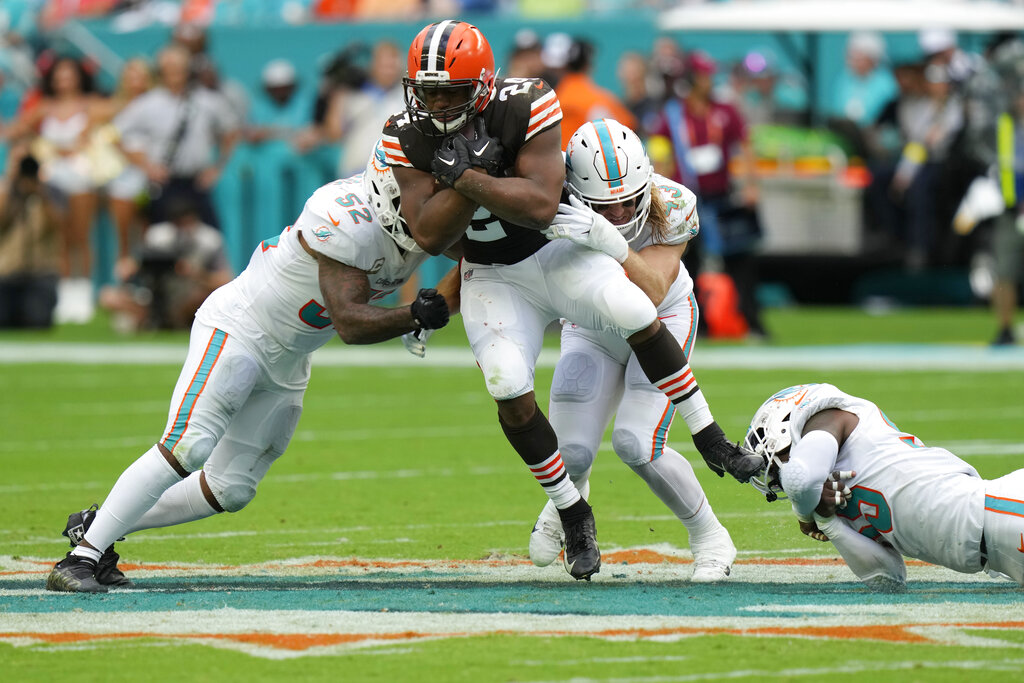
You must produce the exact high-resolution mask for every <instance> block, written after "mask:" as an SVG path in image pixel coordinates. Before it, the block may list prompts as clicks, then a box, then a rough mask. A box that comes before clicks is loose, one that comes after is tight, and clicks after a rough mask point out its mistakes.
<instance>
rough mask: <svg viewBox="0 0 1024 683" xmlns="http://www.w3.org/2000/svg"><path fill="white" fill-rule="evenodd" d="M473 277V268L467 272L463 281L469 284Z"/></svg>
mask: <svg viewBox="0 0 1024 683" xmlns="http://www.w3.org/2000/svg"><path fill="white" fill-rule="evenodd" d="M471 277H473V269H472V268H470V269H469V270H467V271H466V272H465V274H463V276H462V279H463V281H465V282H468V281H469V278H471Z"/></svg>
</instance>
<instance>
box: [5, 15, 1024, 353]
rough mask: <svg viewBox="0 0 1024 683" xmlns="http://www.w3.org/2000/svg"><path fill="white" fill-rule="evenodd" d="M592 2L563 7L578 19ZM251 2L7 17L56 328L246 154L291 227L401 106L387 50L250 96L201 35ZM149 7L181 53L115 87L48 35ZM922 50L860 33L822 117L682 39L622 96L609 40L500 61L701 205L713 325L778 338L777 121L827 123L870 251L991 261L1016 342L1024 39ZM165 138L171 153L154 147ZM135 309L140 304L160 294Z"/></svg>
mask: <svg viewBox="0 0 1024 683" xmlns="http://www.w3.org/2000/svg"><path fill="white" fill-rule="evenodd" d="M259 4H260V6H261V7H262V8H263V9H262V10H261V11H263V12H270V13H276V14H275V18H276V20H278V21H291V22H292V23H295V22H299V21H316V20H349V19H352V18H356V19H363V18H387V17H388V14H387V13H388V12H391V11H394V10H396V8H398V9H400V10H401V11H403V12H405V14H404V16H416V15H418V14H419V15H430V16H434V15H436V14H437V13H440V12H450V13H452V14H456V13H459V12H463V11H474V12H496V11H506V10H508V3H502V2H496V1H494V2H486V1H470V0H460V1H455V0H452V2H449V3H441V2H420V1H419V0H417V1H415V2H410V3H374V2H366V1H363V2H355V1H354V0H353V1H349V2H328V1H326V0H303V1H301V2H300V1H293V2H284V1H282V2H277V3H273V2H272V3H259ZM519 4H520V5H522V7H518V8H517V9H518V10H520V12H521V16H523V17H528V16H530V14H529V11H528V8H527V7H526V6H527V5H529V3H519ZM587 4H588V3H582V2H580V3H571V2H568V3H555V5H556V6H557V7H558V8H560V9H561V10H564V13H565V14H567V15H571V14H572V13H573V12H574V11H576V9H574V8H576V7H577V6H579V7H583V6H584V5H587ZM590 4H593V3H590ZM597 4H600V3H597ZM627 4H628V3H627ZM655 4H657V3H655ZM5 5H7V3H5ZM169 5H173V11H171V8H170V7H168V6H169ZM243 5H245V3H244V2H224V1H222V2H212V1H210V0H207V1H205V2H201V1H194V0H188V1H186V2H182V3H167V2H158V1H153V2H142V1H138V2H117V1H115V0H94V1H92V2H88V1H86V0H77V1H76V2H70V1H68V0H64V1H49V2H42V1H39V0H22V1H21V2H12V3H10V5H9V6H6V7H5V9H4V10H3V16H2V17H0V20H3V21H5V23H6V28H5V30H4V33H3V37H2V39H0V40H2V45H3V49H2V50H0V53H2V55H3V58H2V59H0V145H2V146H3V147H6V149H7V152H8V154H7V155H8V157H9V160H8V163H6V165H5V167H6V168H8V169H9V170H8V174H7V177H6V180H5V186H6V187H9V188H13V186H14V185H15V184H16V181H17V178H18V177H20V176H19V174H21V173H23V170H24V169H23V167H22V166H21V165H20V162H21V160H22V159H25V158H29V157H30V158H32V159H34V160H35V162H37V163H38V167H39V171H38V173H39V179H40V180H41V182H42V186H43V188H44V191H43V192H42V197H43V201H44V205H45V207H46V215H47V216H48V217H49V219H50V220H52V222H53V225H54V226H56V230H57V234H58V237H59V239H58V240H57V243H58V245H59V253H58V256H59V258H57V259H53V260H51V261H48V262H47V263H45V264H39V263H37V262H33V263H29V262H28V261H26V262H25V263H22V264H19V263H13V264H12V265H11V266H9V267H8V268H7V269H6V272H4V273H0V278H4V281H5V282H6V279H7V278H12V277H13V278H20V277H22V276H23V275H24V273H23V272H21V271H22V270H25V269H34V270H39V269H43V270H46V273H45V275H46V277H45V278H44V279H45V281H46V282H48V283H51V284H52V286H53V288H54V291H53V295H54V297H55V298H54V300H55V301H56V304H55V309H54V318H55V320H56V321H57V322H84V321H87V320H89V319H91V318H92V315H93V305H94V302H95V301H96V300H97V294H96V292H94V291H93V283H94V282H106V281H109V280H111V279H115V280H118V281H120V282H122V283H123V282H124V281H125V280H126V279H131V277H137V276H138V274H139V273H142V272H144V271H145V268H144V267H140V264H141V265H144V262H145V261H146V259H145V258H144V257H143V254H142V251H143V249H142V246H143V244H144V240H143V237H142V236H143V231H144V228H145V227H146V226H148V225H150V224H151V223H166V222H167V206H168V203H169V202H170V203H176V202H179V200H182V201H184V202H185V203H187V204H191V205H194V206H193V207H191V208H194V210H195V211H198V213H199V216H200V217H201V219H202V221H203V223H205V224H206V225H208V226H212V227H214V228H216V227H218V226H219V220H218V216H217V206H216V203H215V201H213V200H212V198H211V197H212V195H211V192H212V190H213V188H214V187H215V186H216V184H217V182H218V180H219V179H220V176H221V174H222V173H223V172H224V169H225V167H226V166H227V164H228V163H229V161H230V160H231V158H232V156H233V155H236V154H241V155H245V154H258V155H259V158H260V159H261V164H260V166H267V165H266V164H263V163H262V160H264V159H268V158H269V159H273V160H274V161H273V163H272V164H270V165H269V166H271V167H272V168H273V169H274V170H273V175H270V172H265V171H261V170H259V169H258V168H257V169H256V170H255V171H254V173H255V174H256V177H255V182H256V186H257V188H258V187H259V186H260V185H261V184H267V183H280V182H281V178H282V177H283V178H284V179H285V180H286V181H287V182H285V183H284V184H285V185H288V188H287V189H286V191H285V192H284V193H283V194H282V193H280V192H278V193H260V192H259V191H258V190H257V192H256V193H255V194H256V202H257V206H258V213H261V214H267V215H272V216H274V217H275V218H276V222H275V224H276V223H280V222H281V221H284V222H288V221H290V220H291V219H292V218H293V217H294V214H295V212H296V211H297V209H298V208H299V202H301V201H302V198H303V197H304V196H306V194H307V193H308V191H309V189H310V188H311V187H316V186H318V185H320V184H321V183H323V182H325V181H326V180H329V179H332V178H336V177H345V176H347V175H350V174H352V173H354V172H357V171H358V170H359V169H361V168H362V166H363V165H364V163H365V158H366V156H367V154H368V153H369V150H370V149H372V146H373V143H374V142H375V140H376V138H377V136H378V134H379V124H380V123H381V121H379V120H378V119H382V118H383V116H384V113H385V112H391V111H397V110H399V109H401V107H402V97H403V89H402V85H401V77H402V75H403V74H404V71H405V69H404V53H403V51H402V49H401V48H400V46H398V45H397V44H394V43H392V42H389V41H382V42H379V43H377V44H372V45H367V44H363V43H353V44H348V45H344V46H341V48H340V49H339V50H338V51H337V52H336V53H335V54H333V55H330V56H328V58H327V59H325V61H324V66H323V68H322V71H321V73H320V74H318V77H317V78H315V79H314V78H308V77H305V75H304V74H300V73H298V71H297V69H296V67H295V65H294V64H292V63H291V62H289V61H288V60H287V59H281V58H276V59H273V60H270V61H268V62H267V63H266V64H265V65H264V66H263V68H262V72H261V86H262V87H261V88H260V89H259V90H258V91H255V92H250V91H248V90H247V89H246V88H245V87H244V86H242V85H241V84H240V83H238V82H236V81H234V80H233V79H232V75H231V74H229V73H223V72H222V69H221V68H220V66H219V65H218V64H216V63H215V61H214V60H213V59H212V58H211V57H210V51H209V46H208V44H207V42H208V41H207V33H206V31H205V30H204V29H203V28H202V25H203V22H210V21H221V22H228V21H230V20H231V19H230V17H231V15H230V12H231V11H241V10H240V9H239V7H241V6H243ZM161 7H163V9H164V10H165V11H164V12H163V13H162V14H161V13H160V11H159V10H160V8H161ZM603 7H604V6H603V5H602V8H603ZM133 13H134V14H133ZM141 13H148V14H146V16H147V17H149V18H150V20H152V21H157V20H161V21H174V22H177V23H176V28H175V29H174V31H173V35H172V39H171V44H170V45H167V46H160V48H159V49H158V50H154V51H153V52H152V53H151V54H147V55H145V56H143V57H139V58H135V59H131V60H129V61H127V62H125V63H124V66H123V71H122V73H121V74H120V76H119V78H118V79H117V84H116V87H114V88H113V89H112V90H111V92H100V91H99V90H98V89H97V87H96V85H95V83H96V81H97V80H98V79H97V78H96V77H97V76H98V75H99V74H98V66H97V62H96V61H95V60H94V59H93V58H92V57H90V55H88V54H85V55H82V54H77V55H68V54H57V53H56V52H54V50H53V49H52V48H51V47H50V45H49V43H48V41H47V35H48V34H47V31H48V30H51V29H52V28H53V27H55V26H59V25H60V24H61V23H62V22H65V21H67V20H68V19H69V18H73V17H81V16H86V17H88V16H97V15H108V16H110V17H113V18H114V19H115V20H121V21H123V22H128V23H126V26H129V27H130V26H133V25H135V26H142V25H144V24H143V23H140V20H139V21H136V24H131V23H130V21H129V20H128V19H125V17H129V19H130V18H131V17H132V16H135V17H136V20H138V19H139V17H140V16H141ZM289 13H290V14H289ZM258 14H259V13H257V14H253V15H251V16H250V19H251V20H253V21H256V20H258V19H259V16H258ZM918 42H919V48H920V54H919V56H918V58H915V59H911V60H907V59H904V60H902V61H898V62H893V61H891V60H889V59H888V58H887V55H886V40H885V38H884V37H883V36H881V35H879V34H874V33H853V34H851V35H850V37H849V39H848V42H847V46H846V69H845V70H844V72H843V73H842V74H841V75H840V77H839V78H837V79H835V80H834V82H833V83H832V84H831V93H830V96H829V98H828V101H827V105H826V107H825V111H824V112H812V105H811V98H810V97H809V95H808V92H807V90H808V87H807V83H805V82H804V81H803V79H802V77H801V75H800V74H799V73H797V72H796V71H794V70H792V69H788V68H786V66H785V65H784V63H783V61H782V60H780V59H779V58H778V56H776V55H775V54H773V53H772V51H771V50H770V49H766V48H756V49H752V50H750V51H748V52H746V53H745V54H743V55H741V56H740V57H739V58H737V59H735V60H730V62H729V63H728V64H720V63H719V61H720V60H718V59H716V58H715V57H714V56H712V55H710V54H708V53H706V52H703V51H701V50H695V49H686V47H687V46H686V45H681V44H680V43H679V42H678V41H677V40H676V39H674V38H669V37H662V38H658V39H657V40H655V41H654V42H653V43H652V45H651V50H650V51H649V53H645V54H641V53H639V52H627V53H624V54H622V55H620V56H619V57H618V68H617V74H616V75H617V77H618V82H619V87H618V88H617V90H618V93H613V92H611V91H609V90H607V89H605V88H602V87H600V86H599V85H598V84H597V82H596V80H595V78H594V76H593V73H592V71H593V68H594V63H595V55H596V51H597V50H599V49H600V46H599V45H596V44H595V43H593V42H591V41H589V40H586V39H583V38H580V37H575V36H571V35H568V34H565V33H552V34H550V35H544V36H542V35H538V34H537V33H535V32H534V31H532V30H529V29H523V30H521V31H519V32H518V33H517V34H516V36H515V41H514V44H512V45H510V46H508V47H507V48H506V49H505V50H502V49H501V48H500V47H499V46H496V53H497V56H498V57H499V61H502V59H501V58H502V57H504V60H503V64H502V67H503V68H502V74H503V75H506V76H509V77H531V76H540V77H543V78H544V79H545V80H546V81H547V82H548V83H549V84H551V85H552V86H553V87H555V89H556V92H557V94H558V97H559V100H560V102H561V105H562V109H563V112H564V115H565V122H564V123H563V127H562V133H563V138H566V139H564V140H563V145H564V143H565V142H567V138H568V136H569V135H571V133H572V132H573V131H574V130H576V128H577V127H578V124H580V123H582V122H584V121H587V120H590V119H595V118H600V117H603V116H609V117H613V118H615V119H617V120H619V121H621V122H623V123H625V124H626V125H628V126H630V127H631V128H633V129H634V130H635V131H636V132H637V133H638V134H639V135H640V136H641V138H642V139H643V140H644V142H645V144H646V146H647V151H648V154H649V156H650V157H651V160H652V163H653V164H654V167H655V169H656V171H657V172H658V173H661V174H663V175H665V176H666V177H669V178H672V179H673V180H676V181H679V182H683V183H684V184H685V185H687V186H688V187H690V188H692V189H693V190H694V191H695V192H696V193H697V195H698V199H699V201H700V206H701V218H702V225H703V230H702V231H701V233H702V235H703V237H702V238H701V239H699V240H696V241H695V244H694V245H693V247H692V248H691V249H689V250H688V252H687V255H686V260H687V265H688V267H689V269H690V271H691V272H693V273H695V275H696V276H697V281H698V282H697V289H698V292H699V293H701V298H702V300H703V301H704V302H705V304H704V305H705V311H706V326H707V329H704V330H702V331H705V332H710V333H711V334H713V335H718V336H727V337H729V336H731V337H744V336H748V337H751V338H764V337H766V336H768V331H767V330H766V329H765V327H764V324H763V322H762V320H761V315H760V311H759V306H758V297H757V285H758V282H759V276H758V262H759V243H760V241H761V239H762V237H763V228H762V225H761V220H760V219H759V209H760V208H761V205H762V198H761V188H760V187H759V185H760V183H759V178H760V177H761V176H762V175H763V174H764V173H765V172H766V171H765V169H766V168H768V167H767V166H766V165H765V164H764V163H761V162H763V161H764V159H763V157H764V151H763V149H759V148H760V147H763V145H760V144H759V141H761V140H765V139H768V138H770V137H771V136H772V135H777V134H778V131H780V130H790V131H794V130H795V131H809V130H812V129H811V128H810V125H811V124H812V123H814V124H816V125H815V128H816V129H818V130H821V129H822V128H827V129H828V133H829V135H831V136H832V137H831V139H833V140H834V141H835V142H836V144H837V145H838V147H839V148H841V149H842V150H844V152H845V156H846V158H847V162H848V164H850V165H852V166H857V167H862V168H864V169H866V170H867V171H868V173H866V174H864V176H862V177H863V178H866V179H867V180H865V181H864V183H863V184H864V185H865V187H864V191H863V205H864V210H863V231H864V234H865V238H866V242H865V244H866V245H869V246H871V247H872V248H875V249H877V250H880V251H887V252H889V253H899V254H902V255H903V256H902V263H903V266H904V268H905V269H906V271H907V272H908V273H920V272H922V271H924V270H925V269H927V268H932V267H942V266H958V267H967V266H968V265H971V264H975V265H976V264H978V263H982V264H984V263H989V264H990V265H989V267H988V274H989V276H990V280H991V281H992V283H993V284H992V285H991V286H990V287H989V288H988V289H991V290H993V291H992V298H993V301H994V305H995V308H996V310H997V316H998V320H999V332H998V337H997V339H996V340H995V341H996V342H998V343H1014V341H1015V338H1014V333H1013V313H1014V311H1015V309H1016V299H1017V294H1018V292H1019V288H1020V270H1021V267H1022V266H1021V259H1022V251H1024V246H1022V242H1024V236H1022V232H1021V225H1022V224H1024V221H1022V219H1021V218H1020V203H1019V202H1018V201H1017V197H1018V196H1019V195H1020V194H1021V192H1022V188H1021V184H1022V180H1021V179H1022V177H1024V170H1022V169H1024V143H1022V142H1021V140H1022V139H1024V131H1022V129H1021V126H1022V123H1021V122H1022V120H1024V95H1022V94H1021V93H1022V91H1024V89H1022V87H1021V82H1022V80H1024V75H1022V74H1024V42H1022V41H1021V39H1020V37H1019V36H1017V35H1015V34H1010V33H1007V34H999V35H997V36H995V37H994V38H993V39H992V40H991V42H990V43H989V44H988V46H987V48H986V50H985V52H984V54H969V53H966V52H964V51H963V50H962V49H961V48H960V47H959V41H958V39H957V36H956V35H955V34H954V33H952V32H950V31H943V30H929V31H922V32H921V34H920V36H919V41H918ZM313 80H316V81H317V82H316V84H315V85H316V87H315V91H316V92H315V93H314V92H310V90H312V88H311V87H310V86H311V85H312V83H311V81H313ZM172 103H173V104H176V105H177V106H178V107H179V108H180V109H181V112H182V113H181V114H180V115H179V116H176V117H173V118H170V119H168V123H167V125H165V126H163V128H162V129H161V130H156V128H155V127H153V126H152V117H151V116H149V115H148V114H147V112H153V111H158V110H161V108H162V107H166V106H168V105H169V104H172ZM822 113H823V114H824V116H820V114H822ZM154 139H156V140H159V141H160V142H159V143H158V144H151V141H152V140H154ZM1014 141H1015V142H1014ZM795 144H796V145H797V146H799V142H797V143H795ZM28 167H31V164H29V166H28ZM19 169H21V170H19ZM768 172H770V171H768ZM261 174H262V175H261ZM12 191H13V190H9V191H8V193H10V192H12ZM275 197H277V198H278V199H277V201H278V204H277V205H274V204H272V202H273V201H274V198H275ZM180 208H181V207H179V209H180ZM190 210H191V209H190ZM101 211H106V212H107V213H108V214H109V216H110V217H111V222H112V223H113V224H114V227H115V229H116V234H117V243H118V247H117V254H118V261H117V264H116V266H115V268H114V272H113V273H100V274H97V273H96V272H95V263H96V258H95V256H94V255H93V254H92V253H91V250H92V248H91V246H90V244H91V242H90V238H89V235H90V231H92V230H93V229H94V225H95V222H96V218H97V215H98V213H99V212H101ZM172 223H173V221H172ZM976 227H977V229H975V228H976ZM39 234H42V233H39ZM40 239H41V238H40ZM179 242H180V245H181V249H183V250H184V252H183V253H182V255H181V256H182V258H187V256H188V254H189V253H190V250H194V249H195V248H196V247H195V245H191V242H190V240H188V239H182V240H179ZM190 245H191V246H190ZM986 255H987V256H988V257H989V258H988V260H986V259H985V258H979V256H981V257H984V256H986ZM446 269H447V263H439V264H438V267H436V268H431V267H430V266H429V264H428V266H427V267H426V268H425V270H424V271H423V274H422V277H423V279H424V281H429V280H436V277H439V275H440V273H442V272H443V271H444V270H446ZM130 273H134V274H136V275H134V276H132V275H129V274H130ZM179 275H180V273H179ZM206 275H208V273H205V274H203V277H204V278H205V277H206ZM47 286H49V285H47ZM145 289H146V288H144V287H143V288H139V287H134V290H135V291H136V292H138V291H140V290H145ZM982 289H985V288H984V287H982ZM4 291H7V290H6V289H5V290H4ZM138 296H140V297H141V299H140V301H142V302H143V304H144V303H145V301H146V299H147V297H148V296H149V295H146V294H140V295H138ZM403 296H405V297H406V298H408V292H406V293H405V294H404V295H403ZM134 319H136V320H137V321H138V320H139V319H138V317H137V316H136V317H135V318H134ZM141 320H142V322H135V323H130V324H129V323H127V322H126V321H124V320H122V321H121V322H120V325H121V327H123V328H124V329H127V330H130V329H135V328H137V327H138V326H139V325H140V324H141V325H142V326H154V325H155V326H163V325H170V324H171V323H170V322H169V321H166V320H161V319H159V316H151V317H149V318H143V319H141ZM702 324H704V321H702Z"/></svg>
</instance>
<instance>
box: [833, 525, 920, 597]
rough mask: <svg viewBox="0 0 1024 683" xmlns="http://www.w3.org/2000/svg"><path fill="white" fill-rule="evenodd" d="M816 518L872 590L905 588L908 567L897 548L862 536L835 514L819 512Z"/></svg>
mask: <svg viewBox="0 0 1024 683" xmlns="http://www.w3.org/2000/svg"><path fill="white" fill-rule="evenodd" d="M814 521H815V523H816V524H817V525H818V528H819V529H820V530H821V531H822V532H823V533H824V534H825V535H826V536H828V540H829V541H831V542H832V545H834V546H835V548H836V550H838V551H839V554H840V555H842V557H843V560H845V561H846V564H847V566H849V567H850V570H851V571H852V572H853V573H854V574H856V575H857V578H859V579H860V580H861V581H864V582H865V583H866V584H868V586H869V587H871V588H872V589H873V590H882V591H895V590H902V588H903V587H904V586H905V585H906V583H907V567H906V565H905V564H904V563H903V557H902V556H901V555H900V554H899V553H898V552H897V551H896V550H894V549H893V548H891V547H889V546H887V545H882V544H881V543H877V542H875V541H872V540H871V539H870V538H867V537H866V536H862V535H861V534H859V533H857V532H856V531H854V530H853V529H851V528H850V527H849V526H848V525H846V524H844V523H843V522H842V520H840V519H839V518H838V517H836V516H832V517H822V516H821V515H818V514H816V515H814Z"/></svg>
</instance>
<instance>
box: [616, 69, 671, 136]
mask: <svg viewBox="0 0 1024 683" xmlns="http://www.w3.org/2000/svg"><path fill="white" fill-rule="evenodd" d="M616 76H617V77H618V79H619V86H620V87H621V89H622V103H623V105H625V107H626V108H627V109H628V110H629V112H630V114H632V115H633V119H634V120H635V121H636V122H637V125H638V126H639V128H638V129H637V131H636V132H637V133H638V134H639V135H640V137H641V138H647V137H649V136H650V135H651V134H652V133H653V132H654V130H655V128H656V127H657V124H658V117H659V115H660V112H661V101H660V100H659V98H658V97H657V96H656V95H655V94H654V93H652V92H651V87H652V84H651V81H652V76H651V74H650V73H649V70H648V63H647V59H646V58H645V57H644V56H643V55H642V54H640V53H639V52H624V53H622V56H621V57H619V63H618V67H617V69H616ZM659 85H660V84H657V83H656V84H655V87H659Z"/></svg>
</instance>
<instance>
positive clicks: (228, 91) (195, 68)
mask: <svg viewBox="0 0 1024 683" xmlns="http://www.w3.org/2000/svg"><path fill="white" fill-rule="evenodd" d="M171 42H172V44H174V45H180V46H182V47H184V48H185V49H186V50H188V54H189V65H188V68H189V75H190V77H191V79H192V81H193V82H194V83H196V84H197V85H199V86H201V87H203V88H206V89H208V90H213V91H214V92H217V93H220V95H221V96H223V97H224V99H225V100H226V101H227V103H228V104H229V105H230V106H231V109H232V111H233V112H234V113H235V118H237V119H238V121H239V122H240V123H241V122H242V121H245V120H246V118H247V117H248V115H249V91H248V90H246V88H245V86H243V85H242V84H241V83H239V82H238V81H235V80H232V79H229V78H221V74H220V70H219V69H218V68H217V64H216V63H215V62H214V61H213V58H212V57H211V56H210V50H209V47H210V45H209V40H208V37H207V32H206V29H205V28H203V27H202V26H200V25H199V24H197V23H194V22H188V21H183V22H182V23H179V24H178V25H177V26H176V27H175V29H174V33H173V34H172V39H171Z"/></svg>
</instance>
